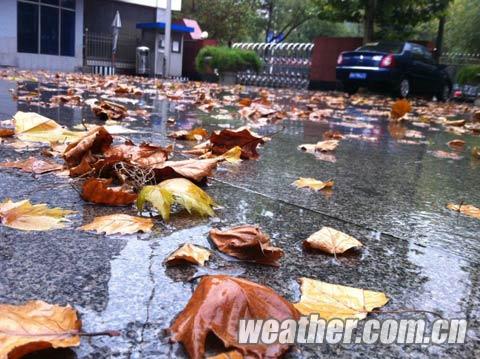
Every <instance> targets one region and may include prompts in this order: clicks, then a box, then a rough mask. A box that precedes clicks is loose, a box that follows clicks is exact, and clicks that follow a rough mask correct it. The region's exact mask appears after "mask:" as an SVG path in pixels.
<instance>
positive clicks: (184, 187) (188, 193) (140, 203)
mask: <svg viewBox="0 0 480 359" xmlns="http://www.w3.org/2000/svg"><path fill="white" fill-rule="evenodd" d="M146 202H149V203H151V204H152V206H153V207H155V208H156V209H157V210H158V211H159V212H160V215H161V216H162V218H163V219H164V220H165V221H168V220H169V219H170V211H171V206H172V204H173V203H178V204H179V205H181V206H182V207H183V208H185V209H186V210H187V211H188V213H192V212H193V213H196V214H198V215H200V216H211V217H212V216H214V215H215V213H214V212H213V208H212V207H213V206H214V205H215V202H214V201H213V199H212V198H211V197H210V196H209V195H208V194H207V193H206V192H204V191H203V190H202V189H201V188H200V187H197V186H196V185H194V184H193V183H192V182H190V181H189V180H187V179H185V178H174V179H169V180H166V181H163V182H161V183H160V184H158V185H156V186H145V187H143V188H142V190H141V191H140V193H139V194H138V200H137V208H138V210H139V211H140V212H141V211H143V209H144V206H145V203H146Z"/></svg>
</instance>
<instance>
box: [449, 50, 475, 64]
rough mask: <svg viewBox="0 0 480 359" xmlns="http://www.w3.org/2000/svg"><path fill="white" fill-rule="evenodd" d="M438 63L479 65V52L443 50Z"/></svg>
mask: <svg viewBox="0 0 480 359" xmlns="http://www.w3.org/2000/svg"><path fill="white" fill-rule="evenodd" d="M440 63H442V64H445V65H453V66H461V65H480V54H476V53H464V52H445V53H444V54H442V57H441V58H440Z"/></svg>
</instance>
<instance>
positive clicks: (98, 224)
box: [79, 214, 153, 235]
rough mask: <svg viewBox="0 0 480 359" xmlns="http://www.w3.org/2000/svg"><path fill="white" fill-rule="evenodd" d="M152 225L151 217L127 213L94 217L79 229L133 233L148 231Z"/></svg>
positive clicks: (108, 232)
mask: <svg viewBox="0 0 480 359" xmlns="http://www.w3.org/2000/svg"><path fill="white" fill-rule="evenodd" d="M152 227H153V221H152V219H151V218H142V217H134V216H129V215H128V214H112V215H109V216H102V217H96V218H95V219H94V220H93V222H92V223H89V224H86V225H84V226H82V227H80V228H79V229H81V230H82V231H96V232H97V233H103V232H104V233H105V234H106V235H110V234H133V233H137V232H144V233H146V232H150V231H151V230H152Z"/></svg>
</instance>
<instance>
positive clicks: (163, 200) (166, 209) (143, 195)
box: [137, 186, 175, 221]
mask: <svg viewBox="0 0 480 359" xmlns="http://www.w3.org/2000/svg"><path fill="white" fill-rule="evenodd" d="M146 202H149V203H151V204H152V206H153V207H155V209H156V210H157V211H158V212H160V215H161V216H162V218H163V219H164V220H165V221H168V220H169V219H170V209H171V207H172V204H173V203H174V202H175V200H174V198H173V195H172V194H171V193H170V192H169V191H167V190H166V189H164V188H162V187H161V186H145V187H143V188H142V190H141V191H140V193H139V194H138V198H137V209H138V210H139V211H140V212H142V211H143V209H144V207H145V203H146Z"/></svg>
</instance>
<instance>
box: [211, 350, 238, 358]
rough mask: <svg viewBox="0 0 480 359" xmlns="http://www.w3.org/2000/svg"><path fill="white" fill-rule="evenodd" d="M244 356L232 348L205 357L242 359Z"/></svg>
mask: <svg viewBox="0 0 480 359" xmlns="http://www.w3.org/2000/svg"><path fill="white" fill-rule="evenodd" d="M243 358H244V356H243V354H242V353H240V352H239V351H237V350H232V351H229V352H226V353H220V354H217V355H214V356H210V357H207V359H243Z"/></svg>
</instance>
